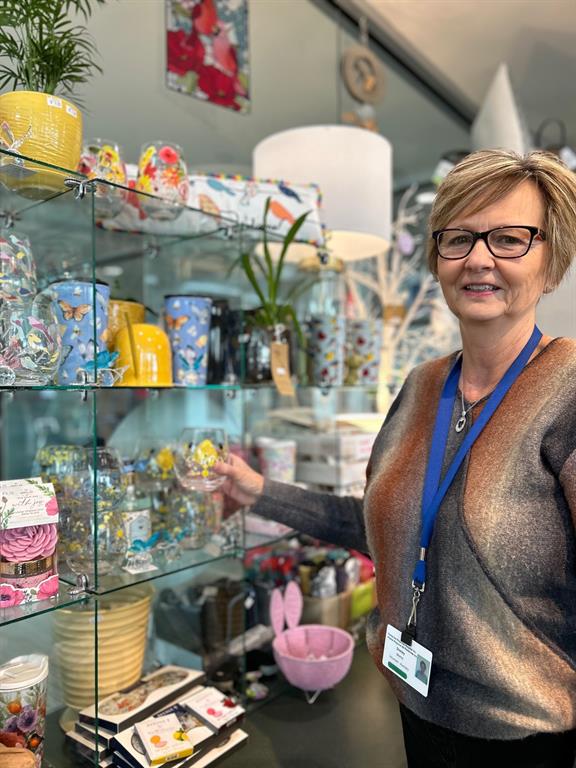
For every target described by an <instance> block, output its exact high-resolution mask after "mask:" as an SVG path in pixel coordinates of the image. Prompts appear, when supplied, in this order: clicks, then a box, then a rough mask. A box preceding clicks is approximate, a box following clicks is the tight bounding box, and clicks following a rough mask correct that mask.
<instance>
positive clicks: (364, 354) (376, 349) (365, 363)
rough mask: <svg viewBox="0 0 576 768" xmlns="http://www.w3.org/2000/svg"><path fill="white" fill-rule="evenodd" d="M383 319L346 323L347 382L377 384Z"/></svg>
mask: <svg viewBox="0 0 576 768" xmlns="http://www.w3.org/2000/svg"><path fill="white" fill-rule="evenodd" d="M381 325H382V321H381V320H375V319H370V320H349V321H348V322H347V323H346V384H347V385H348V386H355V385H357V384H360V385H362V384H377V383H378V370H379V367H380V339H381Z"/></svg>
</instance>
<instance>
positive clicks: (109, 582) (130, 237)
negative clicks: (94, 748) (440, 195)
mask: <svg viewBox="0 0 576 768" xmlns="http://www.w3.org/2000/svg"><path fill="white" fill-rule="evenodd" d="M35 174H38V175H39V178H40V177H41V178H42V180H43V182H42V183H43V191H42V192H41V193H40V192H38V190H36V189H35V188H34V181H33V180H34V178H35V176H34V175H35ZM101 184H102V185H104V186H106V187H108V188H114V189H115V190H116V191H117V193H118V194H120V195H124V196H128V195H129V196H130V197H131V200H132V202H134V201H135V200H137V199H138V198H139V197H142V198H143V197H146V196H145V195H140V194H139V193H136V192H135V191H134V190H133V189H128V188H122V187H118V186H115V185H111V184H107V183H105V182H100V181H98V182H94V181H90V180H89V179H87V178H86V177H85V176H82V175H81V174H78V173H75V172H72V171H69V170H66V169H62V168H57V167H55V166H50V165H47V164H42V163H39V162H37V161H34V160H33V159H31V158H27V157H22V156H18V155H14V154H13V153H10V152H6V151H3V150H0V237H1V236H2V233H3V232H6V231H8V232H17V233H22V234H25V235H26V237H27V238H28V239H29V241H30V244H31V249H32V253H33V255H34V258H35V261H36V266H37V272H38V287H39V289H42V290H44V289H47V288H48V286H50V285H51V284H53V283H54V282H57V281H59V280H76V281H83V282H87V283H89V285H90V287H91V291H92V306H91V309H92V317H97V312H96V290H95V289H94V286H95V285H96V283H97V281H107V282H108V283H109V284H110V287H111V289H112V295H113V296H122V297H123V298H124V297H130V299H132V300H135V301H138V302H141V303H142V304H144V305H145V306H146V307H147V310H148V312H149V314H150V315H151V317H152V320H151V322H153V323H158V319H159V316H160V315H161V312H162V303H163V302H162V299H163V296H165V295H167V294H174V293H178V294H186V293H192V294H195V295H204V294H210V295H213V296H216V297H220V298H226V299H229V300H230V302H231V304H233V305H234V307H235V308H237V309H238V310H239V312H240V313H241V312H242V311H243V310H244V309H246V308H247V307H250V306H252V305H253V304H254V303H255V302H254V301H253V297H252V295H251V289H250V287H249V285H248V283H247V281H246V280H245V278H244V277H243V275H242V271H241V270H238V269H236V270H234V269H233V267H234V264H235V263H237V261H238V257H239V255H240V253H242V251H243V250H244V249H246V248H251V247H253V246H254V245H255V244H256V243H257V242H258V241H259V240H260V239H261V236H262V230H261V228H251V227H247V226H245V225H242V224H239V223H238V222H234V221H229V220H226V219H225V218H223V217H215V216H212V215H210V214H209V213H206V212H204V211H201V210H197V209H193V208H190V207H186V206H181V207H180V209H179V211H178V216H177V217H176V218H175V219H174V220H173V221H171V222H169V223H168V224H166V223H165V222H159V225H158V226H157V227H154V224H153V223H152V224H151V223H150V222H148V223H147V225H146V226H145V227H144V226H143V227H142V228H141V229H138V228H137V229H136V231H124V230H121V229H118V228H117V222H115V221H107V220H105V219H100V218H99V216H98V197H97V195H98V190H99V185H101ZM268 236H269V238H270V239H271V240H274V239H275V238H276V237H277V235H276V234H275V233H274V232H270V233H269V235H268ZM286 274H287V279H288V281H290V280H293V281H296V280H297V279H299V278H298V275H297V274H296V272H295V269H294V268H292V272H291V271H290V268H289V269H288V270H287V273H286ZM72 309H73V308H72ZM70 311H72V310H70ZM92 322H93V323H94V321H92ZM98 334H99V329H98V328H97V327H96V324H94V326H93V328H92V337H91V338H92V339H96V338H97V337H98ZM94 368H95V371H94V374H95V375H97V373H98V361H96V364H95V366H94ZM244 370H245V366H244V364H243V363H241V365H240V373H239V375H236V376H235V377H234V378H233V379H232V380H224V381H222V382H221V383H214V384H202V385H199V386H192V385H188V386H164V387H161V386H113V387H105V386H100V385H98V384H96V383H93V381H90V380H87V381H85V382H83V383H81V384H76V383H71V382H53V381H51V382H50V383H47V384H42V385H41V384H31V383H25V384H23V385H22V386H18V385H16V384H15V385H11V386H8V385H2V386H0V418H1V423H2V429H1V432H0V479H1V480H14V479H19V478H25V477H34V476H37V474H38V472H39V470H38V466H37V461H36V457H37V455H38V451H39V450H40V449H42V448H44V447H46V446H51V445H71V446H76V447H82V448H84V449H87V450H88V451H89V452H91V453H92V454H93V455H94V456H95V455H96V453H95V452H96V449H97V447H98V446H99V445H102V444H108V445H114V446H116V447H119V446H126V445H136V444H137V443H142V442H143V441H144V442H145V441H146V440H148V441H150V442H161V441H164V442H165V443H169V442H170V441H171V440H174V439H175V437H176V436H177V434H178V433H179V431H180V430H181V428H182V427H183V426H184V425H189V426H208V425H215V426H221V427H223V428H225V429H226V430H227V431H228V433H229V435H231V439H232V440H233V442H234V443H235V444H236V445H237V446H239V447H240V448H241V447H242V446H243V445H245V443H246V441H247V440H248V438H249V437H250V435H251V433H252V431H253V429H256V428H257V425H258V424H259V423H261V422H262V421H263V420H265V419H266V418H267V416H268V414H269V413H270V412H274V411H275V410H277V409H282V408H289V407H293V406H295V405H298V406H300V407H301V408H304V409H307V410H308V411H310V412H313V413H317V414H319V416H320V417H321V418H327V417H328V416H329V415H330V414H331V413H334V412H336V411H339V410H342V409H344V410H347V411H349V412H354V411H357V410H362V409H367V408H368V407H370V405H371V404H372V403H373V401H374V398H375V395H376V393H375V390H374V389H370V388H365V387H339V388H334V389H324V390H320V389H318V388H316V387H311V386H307V385H298V386H297V388H296V397H295V398H294V399H292V398H284V397H282V396H280V395H279V394H278V393H277V392H276V390H275V388H274V386H273V385H272V384H271V382H269V381H265V382H261V383H255V382H253V381H248V380H246V379H245V378H244V375H243V373H244ZM88 378H89V377H88ZM98 480H99V477H98V473H97V472H95V473H94V476H93V478H92V481H91V486H90V488H91V491H90V493H91V498H90V500H89V506H88V507H87V508H84V511H83V512H82V514H83V515H86V516H87V520H88V523H89V524H88V525H87V528H86V531H87V534H86V539H85V541H84V542H83V549H84V553H83V554H84V562H86V561H87V562H88V567H86V568H85V569H84V570H82V569H81V568H79V567H75V568H73V567H71V566H70V563H69V562H68V561H67V558H66V555H65V556H64V557H61V562H60V567H59V570H60V573H59V576H60V585H59V591H58V595H57V596H55V597H53V598H52V599H50V600H43V601H39V602H31V603H26V604H20V605H16V606H9V607H4V608H2V607H0V626H1V627H2V634H1V635H0V664H2V663H5V662H6V661H7V660H8V659H10V658H12V657H14V656H17V655H20V654H28V653H38V652H40V653H47V654H48V655H49V656H50V665H51V666H50V668H51V671H50V673H49V682H48V700H47V718H46V733H45V734H44V737H45V757H44V765H46V766H49V768H68V766H69V765H76V761H77V756H76V753H75V752H74V750H73V749H72V748H71V746H70V743H69V739H65V738H64V733H63V730H62V727H63V723H64V725H65V727H67V728H73V727H74V726H73V717H72V715H71V711H72V713H73V712H74V711H76V712H77V710H78V709H79V708H80V704H81V703H82V702H85V701H88V700H89V701H90V702H94V703H95V705H96V706H98V702H99V700H100V699H101V698H102V697H103V696H105V695H107V694H108V693H109V691H110V685H111V680H112V679H113V680H114V684H115V685H116V682H118V681H117V680H116V678H114V675H113V674H112V673H111V672H110V671H109V669H108V667H107V664H108V662H109V659H110V657H111V650H110V648H111V647H112V646H111V645H110V643H112V644H113V642H114V641H113V640H111V639H110V637H111V636H110V633H109V632H107V631H106V629H105V628H106V622H107V620H108V617H109V616H110V614H112V615H113V614H114V611H115V610H117V609H118V606H120V607H122V606H123V605H125V604H131V601H133V602H134V603H135V604H137V605H140V604H141V603H146V605H147V608H146V610H147V611H148V613H147V615H148V616H149V618H150V617H156V620H157V621H158V620H159V619H158V617H159V616H160V614H159V611H161V609H162V604H163V603H162V600H164V599H168V597H170V595H172V596H173V595H177V596H179V597H178V599H179V600H181V601H184V602H185V596H186V594H189V593H191V592H190V591H191V590H193V589H195V588H196V587H195V586H194V585H195V584H197V583H198V582H202V580H203V579H210V578H212V579H217V580H218V579H219V580H220V581H222V580H224V581H225V580H226V579H227V578H228V576H227V574H232V576H231V577H230V578H232V577H234V578H235V579H236V581H237V583H239V584H241V583H242V558H243V556H244V554H245V553H246V552H249V551H250V550H251V549H253V548H256V547H262V546H266V545H268V544H270V545H272V544H276V543H278V542H279V541H280V540H281V539H282V538H283V537H281V536H262V535H256V534H248V533H246V534H245V533H244V532H241V533H240V535H235V536H231V534H230V532H229V531H228V532H226V531H225V530H224V529H222V531H221V533H220V535H219V536H217V537H216V539H215V540H214V539H212V540H210V541H208V542H207V543H206V544H205V545H204V546H202V547H199V548H194V549H183V550H182V549H181V550H180V551H179V552H178V553H177V554H176V555H175V556H173V557H165V559H164V560H163V561H157V560H154V565H155V568H154V570H148V571H144V572H140V573H131V572H128V571H126V570H125V569H124V568H123V567H122V565H121V564H118V563H115V564H114V565H112V566H110V565H109V564H108V563H107V562H106V561H107V553H106V549H105V547H102V546H101V545H100V544H101V542H100V541H99V536H100V535H101V528H102V525H101V523H102V516H103V514H104V513H103V511H102V508H101V507H100V505H99V501H98ZM74 514H79V512H78V510H77V509H76V512H74ZM64 518H66V515H65V516H64ZM64 518H62V519H61V525H60V536H61V537H62V538H65V537H66V535H67V530H68V526H69V525H70V515H68V518H66V519H64ZM104 566H106V567H104ZM214 574H216V575H214ZM238 580H239V581H238ZM190 585H192V586H190ZM170 599H172V598H170ZM174 599H175V598H174ZM235 599H236V601H237V600H238V597H237V598H235ZM183 604H184V603H183ZM186 610H190V611H191V610H192V608H191V607H189V608H187V609H186ZM235 610H236V609H235ZM241 610H242V611H243V608H242V609H241ZM182 611H183V612H182V616H186V615H187V614H186V611H185V610H184V609H182ZM217 613H218V612H216V614H215V615H217ZM185 626H186V625H185V624H184V625H183V630H182V631H183V632H184V633H185V632H186V630H185ZM75 627H80V628H82V629H83V630H86V632H87V634H86V638H88V639H85V640H84V646H82V647H83V648H84V657H82V658H83V661H84V662H85V663H84V666H83V667H82V669H83V670H84V673H85V674H84V673H83V674H84V677H83V678H82V675H80V678H82V679H83V681H84V683H83V686H84V687H83V690H81V691H80V690H76V689H75V688H74V682H73V681H71V679H70V676H69V675H68V673H67V671H66V668H65V663H64V661H63V659H64V658H65V655H66V653H68V656H69V659H70V662H69V663H70V664H73V663H74V659H80V658H81V657H80V655H79V651H78V649H77V647H76V646H75V638H76V637H77V636H80V634H79V633H80V629H74V628H75ZM75 633H78V634H77V635H76V634H75ZM224 635H225V641H224V640H222V639H221V640H220V641H219V642H220V645H218V644H217V645H215V646H213V647H211V649H210V652H209V653H208V655H207V656H206V657H205V658H203V657H202V655H201V654H198V653H193V652H192V651H191V650H190V649H186V648H178V647H177V646H176V645H175V644H174V643H173V642H171V641H170V642H169V641H168V640H166V638H163V637H159V635H158V633H157V631H156V630H154V629H153V630H152V631H149V630H148V629H147V630H146V631H145V632H144V634H142V632H141V633H140V636H139V637H140V641H139V642H140V647H141V649H145V654H144V656H145V658H143V660H142V665H141V666H142V668H144V669H145V670H147V669H151V668H152V667H153V666H154V665H157V664H160V663H169V662H174V663H177V664H178V663H182V664H184V665H186V666H194V665H197V667H198V668H212V667H213V666H214V664H216V663H218V662H219V661H222V660H223V659H224V660H225V659H229V651H228V650H227V649H228V648H229V647H230V645H231V640H233V639H234V637H236V635H238V637H239V638H240V645H241V638H242V636H243V633H242V628H241V627H240V628H239V627H237V626H236V627H235V629H234V632H232V630H231V629H230V627H227V629H226V631H225V632H224ZM172 640H174V638H173V637H172ZM127 642H132V641H127ZM183 645H184V646H185V645H186V643H185V642H183ZM236 645H238V643H236ZM114 647H115V648H116V646H114ZM119 648H120V646H118V649H119ZM118 649H117V650H116V652H119V650H118ZM124 650H125V649H123V652H124ZM129 652H130V653H129V655H133V654H134V653H135V652H136V651H135V646H134V648H133V649H129ZM236 661H238V659H236ZM240 661H241V660H240ZM88 670H89V671H88ZM115 674H116V673H115ZM137 677H139V672H138V674H137V675H136V678H137ZM118 680H119V678H118ZM122 682H123V683H124V684H125V680H123V681H122ZM132 682H133V681H132ZM118 687H122V684H121V682H118V684H117V685H116V688H118ZM116 688H114V686H113V689H116ZM71 707H72V708H73V710H70V708H71ZM97 728H98V726H97V725H96V730H97ZM93 763H94V765H95V766H96V765H98V758H97V757H96V756H94V758H93Z"/></svg>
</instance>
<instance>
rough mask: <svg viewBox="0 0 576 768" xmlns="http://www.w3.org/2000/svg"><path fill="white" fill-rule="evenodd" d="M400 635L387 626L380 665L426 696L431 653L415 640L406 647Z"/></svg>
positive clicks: (394, 629) (430, 667) (390, 625)
mask: <svg viewBox="0 0 576 768" xmlns="http://www.w3.org/2000/svg"><path fill="white" fill-rule="evenodd" d="M402 635H403V633H402V632H400V630H399V629H396V627H393V626H392V624H388V626H387V627H386V641H385V643H384V654H383V656H382V665H383V666H384V667H385V669H389V670H390V672H393V673H394V674H395V675H396V677H399V678H400V679H401V680H403V681H404V682H405V683H407V684H408V685H409V686H410V687H411V688H414V690H416V691H418V693H421V694H422V696H428V686H429V685H430V671H431V669H432V652H431V651H429V650H428V648H425V647H424V646H423V645H420V643H417V642H416V640H412V641H411V643H410V645H408V644H407V643H405V642H403V641H402Z"/></svg>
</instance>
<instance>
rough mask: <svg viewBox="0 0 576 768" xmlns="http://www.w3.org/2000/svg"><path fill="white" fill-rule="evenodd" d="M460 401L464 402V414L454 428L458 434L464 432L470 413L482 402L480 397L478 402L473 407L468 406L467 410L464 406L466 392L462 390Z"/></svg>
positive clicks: (463, 405)
mask: <svg viewBox="0 0 576 768" xmlns="http://www.w3.org/2000/svg"><path fill="white" fill-rule="evenodd" d="M460 399H461V402H462V413H461V414H460V418H459V419H458V421H457V422H456V426H455V427H454V429H455V430H456V432H462V430H463V429H464V427H465V426H466V418H467V417H468V414H469V413H470V411H471V410H472V408H474V406H475V405H477V404H478V403H479V402H480V400H482V398H481V397H479V398H478V400H475V401H474V402H473V403H472V404H471V405H469V406H468V408H466V406H465V404H464V392H463V391H462V390H460Z"/></svg>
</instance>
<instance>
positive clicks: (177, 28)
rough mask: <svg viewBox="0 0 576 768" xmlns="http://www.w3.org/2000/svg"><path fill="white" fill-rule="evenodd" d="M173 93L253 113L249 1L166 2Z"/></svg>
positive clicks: (168, 77)
mask: <svg viewBox="0 0 576 768" xmlns="http://www.w3.org/2000/svg"><path fill="white" fill-rule="evenodd" d="M166 82H167V85H168V88H171V89H173V90H175V91H179V92H180V93H186V94H189V95H190V96H195V97H196V98H197V99H202V100H203V101H209V102H211V103H212V104H217V105H219V106H221V107H226V108H228V109H233V110H235V111H236V112H248V111H249V110H250V71H249V51H248V0H166Z"/></svg>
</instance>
